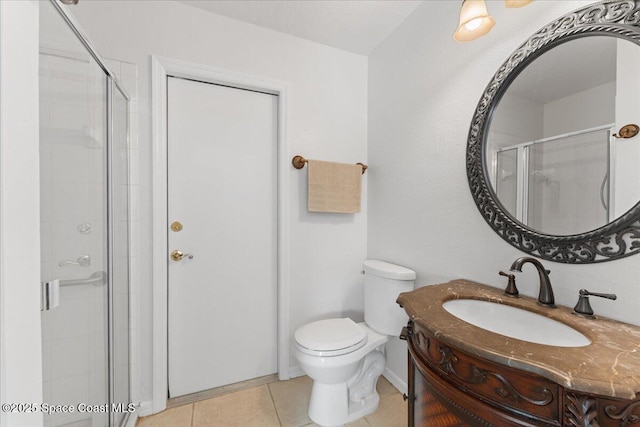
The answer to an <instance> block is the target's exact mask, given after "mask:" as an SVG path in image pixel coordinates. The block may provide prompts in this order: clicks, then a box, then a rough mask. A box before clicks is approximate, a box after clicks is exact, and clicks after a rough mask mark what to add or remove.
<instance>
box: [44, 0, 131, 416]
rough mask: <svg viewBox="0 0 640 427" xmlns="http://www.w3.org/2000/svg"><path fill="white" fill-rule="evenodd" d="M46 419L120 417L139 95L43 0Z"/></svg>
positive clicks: (126, 367)
mask: <svg viewBox="0 0 640 427" xmlns="http://www.w3.org/2000/svg"><path fill="white" fill-rule="evenodd" d="M39 84H40V181H41V195H40V198H41V223H40V230H41V259H42V263H41V280H42V282H43V294H42V295H43V298H42V309H43V311H42V351H43V357H42V359H43V389H44V396H43V402H44V403H47V404H49V405H70V406H72V407H74V409H75V410H74V411H73V412H58V413H55V412H54V413H52V414H46V413H45V414H44V425H45V426H67V425H69V426H119V425H123V424H124V423H126V421H127V418H128V415H129V413H130V412H131V411H132V410H133V406H132V405H131V406H130V405H129V403H130V402H131V396H130V365H131V364H130V357H129V354H130V352H129V339H130V338H129V331H130V325H129V225H128V224H129V146H128V145H129V142H128V135H129V132H128V128H129V123H128V116H129V111H128V108H129V107H128V103H129V98H128V96H127V95H126V94H125V93H124V92H123V90H122V88H121V87H120V85H119V84H118V82H117V81H116V79H115V77H114V75H113V74H112V73H111V72H110V71H109V69H108V68H107V66H106V65H105V62H104V61H103V60H102V58H101V57H100V56H99V55H98V54H97V53H96V52H95V50H94V49H93V48H92V47H91V45H90V44H89V42H88V41H87V39H86V37H84V36H83V34H82V32H81V31H80V30H78V29H77V27H76V26H75V25H74V22H73V19H72V18H71V17H70V15H68V13H67V12H66V10H65V9H64V7H63V6H60V5H59V4H57V3H55V0H52V1H51V2H41V3H40V81H39Z"/></svg>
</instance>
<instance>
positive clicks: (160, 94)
mask: <svg viewBox="0 0 640 427" xmlns="http://www.w3.org/2000/svg"><path fill="white" fill-rule="evenodd" d="M168 76H175V77H182V78H188V79H192V80H198V81H202V82H206V83H214V84H222V85H225V86H232V87H237V88H241V89H252V90H258V91H261V92H267V93H271V94H274V95H278V106H277V113H278V136H277V144H276V145H277V146H276V149H277V165H276V170H277V172H276V174H277V189H276V191H277V229H278V230H277V292H278V296H277V337H278V344H277V351H278V355H277V358H278V377H279V379H280V380H286V379H289V247H290V245H289V233H288V228H287V224H288V223H289V221H288V217H289V209H288V201H287V195H288V194H289V191H288V188H289V178H288V174H287V173H286V172H287V169H286V168H285V165H287V163H288V162H287V158H288V146H287V132H286V131H287V126H286V117H287V93H288V83H286V82H281V81H276V80H271V79H267V78H263V77H258V76H253V75H249V74H244V73H238V72H234V71H229V70H225V69H221V68H217V67H211V66H207V65H200V64H194V63H189V62H185V61H181V60H176V59H169V58H164V57H160V56H155V55H152V56H151V123H152V142H153V147H152V178H153V183H152V188H153V193H152V208H153V225H152V230H153V236H156V237H154V238H153V250H152V259H153V266H152V280H153V317H152V319H153V327H152V332H153V361H152V364H153V366H152V372H153V389H152V396H153V401H152V411H153V413H156V412H160V411H162V410H164V409H165V408H166V405H167V391H168V387H169V379H168V358H167V352H168V334H167V332H168V331H167V328H168V318H167V309H168V295H169V294H168V288H167V286H168V271H167V266H168V264H167V263H168V259H169V258H168V253H169V252H168V242H167V224H168V222H167V221H168V218H167V208H168V204H167V203H168V198H167V172H168V170H167V160H168V159H167V84H166V81H167V77H168Z"/></svg>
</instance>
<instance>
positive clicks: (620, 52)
mask: <svg viewBox="0 0 640 427" xmlns="http://www.w3.org/2000/svg"><path fill="white" fill-rule="evenodd" d="M639 76H640V47H638V46H637V45H636V44H635V43H632V42H629V41H627V40H623V39H620V38H617V37H609V36H593V37H583V38H579V39H574V40H570V41H568V42H566V43H563V44H561V45H558V46H556V47H554V48H553V49H550V50H548V51H546V52H544V53H543V54H542V55H540V56H539V57H538V58H536V59H535V60H534V61H533V62H531V63H530V64H529V65H528V66H527V67H526V68H525V69H524V70H522V72H521V73H520V74H519V75H518V76H517V77H516V78H515V79H514V80H513V82H512V83H511V84H510V85H509V86H508V88H507V89H506V91H505V92H504V95H502V98H501V99H500V100H499V102H498V104H497V106H496V108H495V110H494V112H493V114H492V117H491V120H490V123H489V127H488V130H487V135H486V146H485V154H486V158H485V162H486V165H487V170H486V173H487V175H488V176H489V181H490V183H491V187H492V190H493V192H494V194H495V195H496V197H497V199H498V201H499V202H500V204H501V205H502V206H503V208H504V209H505V211H506V212H508V213H509V214H510V215H511V216H512V217H513V218H514V219H515V220H516V221H518V222H520V223H522V224H523V225H524V226H527V227H529V228H531V229H533V230H535V231H538V232H540V233H544V234H550V235H559V236H569V235H575V234H581V233H585V232H588V231H592V230H596V229H598V228H601V227H603V226H605V225H606V224H608V223H610V222H612V221H613V220H615V219H616V218H619V217H620V216H622V215H623V214H624V213H626V212H628V211H629V209H631V208H632V207H633V206H634V205H635V204H636V203H638V201H640V168H638V167H636V166H635V164H630V163H631V162H629V161H628V160H629V159H630V156H629V154H630V153H628V152H629V151H637V148H638V147H640V138H636V139H634V140H626V139H623V138H616V137H614V136H613V135H616V132H617V130H618V129H619V128H621V127H622V126H624V125H625V124H626V123H627V122H628V121H629V120H633V119H634V118H635V122H639V121H640V91H639V90H638V89H639V86H640V85H639V84H638V82H637V81H638V79H639ZM634 149H635V150H634ZM633 163H635V162H633Z"/></svg>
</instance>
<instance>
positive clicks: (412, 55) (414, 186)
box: [368, 1, 640, 369]
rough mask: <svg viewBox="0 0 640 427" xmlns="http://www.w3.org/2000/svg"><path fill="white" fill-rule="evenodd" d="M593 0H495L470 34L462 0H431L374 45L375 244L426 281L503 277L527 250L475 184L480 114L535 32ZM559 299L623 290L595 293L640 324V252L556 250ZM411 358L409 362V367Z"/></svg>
mask: <svg viewBox="0 0 640 427" xmlns="http://www.w3.org/2000/svg"><path fill="white" fill-rule="evenodd" d="M588 3H589V2H584V1H562V2H549V1H535V2H532V3H531V4H529V5H528V6H526V7H524V8H522V9H506V8H505V7H504V6H503V4H504V3H503V2H497V1H495V2H489V12H490V13H491V14H492V15H493V16H494V18H495V19H496V22H497V24H496V26H495V27H494V29H493V30H492V32H491V33H489V34H488V35H486V36H485V37H482V38H480V39H478V40H475V41H473V42H470V43H466V44H457V43H456V42H454V41H453V40H452V38H451V36H452V34H453V32H454V31H455V26H456V24H457V22H458V17H457V15H458V13H459V7H460V4H459V2H449V1H446V2H445V1H427V2H425V4H423V5H421V6H420V7H418V8H417V9H416V11H415V12H414V13H413V14H412V15H410V16H409V17H408V18H407V19H406V20H405V21H404V23H403V24H402V26H401V27H400V28H399V29H398V30H396V31H395V32H394V33H393V34H392V35H391V36H390V37H389V38H388V39H386V40H385V41H384V42H383V43H382V45H381V46H380V47H379V48H378V49H376V50H375V51H374V52H373V53H372V54H371V55H370V57H369V165H370V166H371V174H370V176H369V216H368V256H369V257H371V258H381V259H386V260H389V261H395V262H398V263H402V264H405V265H407V266H408V267H411V268H413V269H415V270H416V272H417V274H418V278H417V282H418V284H419V285H429V284H434V283H441V282H443V281H445V280H449V279H453V278H460V277H463V278H468V279H473V280H476V281H479V282H483V283H486V284H489V285H492V286H496V287H503V286H504V285H506V282H505V280H504V278H503V277H500V276H498V271H500V270H504V269H508V268H509V266H510V265H511V263H512V262H513V260H514V259H516V258H517V257H519V256H522V255H523V253H522V252H519V251H518V250H516V249H515V248H513V247H512V246H510V245H509V244H507V243H506V242H504V241H503V240H502V239H501V238H500V237H499V236H498V235H497V234H495V233H494V232H493V231H492V229H491V228H490V227H489V226H488V225H487V223H486V222H485V221H484V219H483V218H482V216H481V215H480V213H479V212H478V209H477V208H476V206H475V204H474V202H473V199H472V197H471V193H470V191H469V187H468V184H467V177H466V170H465V153H466V142H467V134H468V131H469V124H470V121H471V118H472V116H473V113H474V111H475V108H476V105H477V103H478V101H479V99H480V96H481V95H482V92H483V91H484V89H485V87H486V85H487V83H488V82H489V80H490V79H491V77H492V76H493V74H494V73H495V72H496V70H497V69H498V67H499V66H500V65H501V64H502V62H503V61H504V60H505V59H506V58H507V56H508V55H509V54H510V53H511V52H513V50H514V49H515V48H516V47H517V46H518V45H519V44H520V43H522V42H523V41H524V40H525V39H526V38H528V37H529V36H530V35H531V34H532V33H533V32H535V31H537V30H538V29H539V28H540V27H542V26H543V25H545V24H546V23H548V22H550V21H551V20H553V19H554V18H556V17H559V16H560V15H562V14H564V13H566V12H568V11H570V10H573V9H575V8H577V7H580V6H581V5H585V4H588ZM544 264H545V265H546V266H547V267H548V268H549V269H550V270H551V280H552V283H553V286H554V291H555V294H556V300H557V302H558V303H559V304H562V305H566V306H573V305H574V304H575V302H576V301H577V295H578V290H579V289H580V288H587V289H589V290H594V291H603V292H614V293H616V294H617V295H618V300H617V301H615V302H614V301H609V300H600V299H597V298H594V299H593V301H592V305H593V306H594V309H595V311H596V312H597V313H598V314H601V315H605V316H609V317H612V318H615V319H619V320H623V321H627V322H631V323H635V324H640V311H638V309H637V301H638V298H639V297H640V283H639V281H638V277H640V256H638V255H636V256H632V257H629V258H626V259H622V260H618V261H614V262H607V263H601V264H591V265H564V264H557V263H552V262H549V261H545V262H544ZM524 270H525V271H524V272H523V273H521V274H519V275H518V285H519V288H520V290H521V292H522V293H523V294H526V295H531V296H537V292H538V277H537V275H536V274H535V273H534V269H533V268H528V267H526V268H525V269H524ZM398 369H401V368H398Z"/></svg>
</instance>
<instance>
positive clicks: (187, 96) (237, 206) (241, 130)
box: [167, 77, 277, 397]
mask: <svg viewBox="0 0 640 427" xmlns="http://www.w3.org/2000/svg"><path fill="white" fill-rule="evenodd" d="M167 84H168V90H167V112H168V117H167V123H168V126H167V127H168V129H167V134H168V141H167V145H168V153H167V154H168V220H169V224H167V233H168V248H169V251H170V252H172V251H175V250H179V251H181V252H182V253H183V254H185V255H184V256H183V258H182V259H181V260H179V261H176V260H174V259H172V257H171V256H170V255H169V254H167V255H168V256H167V260H168V276H169V282H168V286H169V306H168V310H169V313H168V319H169V320H168V342H169V349H168V358H169V361H168V363H169V396H170V397H176V396H182V395H185V394H190V393H194V392H198V391H202V390H207V389H210V388H214V387H219V386H222V385H226V384H231V383H235V382H239V381H244V380H247V379H251V378H256V377H260V376H264V375H269V374H273V373H275V372H276V371H277V334H276V331H277V324H276V313H277V309H276V306H277V286H276V285H277V284H276V280H277V268H276V266H277V263H276V261H277V253H276V250H277V249H276V248H277V242H276V238H277V229H276V227H277V191H276V162H277V160H276V159H277V156H276V154H277V153H276V151H277V145H276V141H277V96H275V95H270V94H265V93H261V92H254V91H249V90H244V89H238V88H232V87H227V86H220V85H215V84H210V83H203V82H196V81H191V80H185V79H179V78H173V77H169V78H168V82H167ZM176 221H177V222H179V223H180V224H181V225H182V229H181V230H180V231H174V228H175V229H177V228H180V227H177V228H176V227H175V226H174V227H171V225H172V224H173V223H174V222H176ZM187 254H190V255H193V258H192V259H191V258H190V257H189V255H187Z"/></svg>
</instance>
